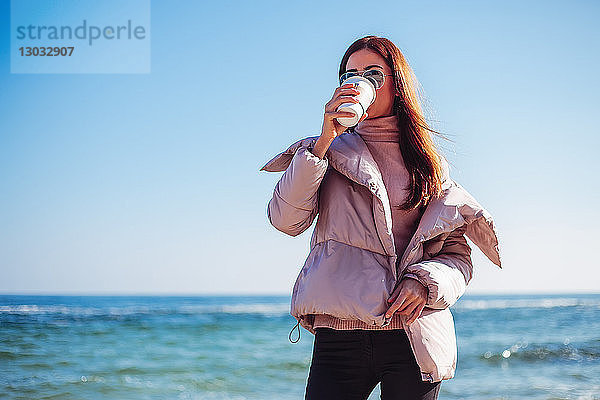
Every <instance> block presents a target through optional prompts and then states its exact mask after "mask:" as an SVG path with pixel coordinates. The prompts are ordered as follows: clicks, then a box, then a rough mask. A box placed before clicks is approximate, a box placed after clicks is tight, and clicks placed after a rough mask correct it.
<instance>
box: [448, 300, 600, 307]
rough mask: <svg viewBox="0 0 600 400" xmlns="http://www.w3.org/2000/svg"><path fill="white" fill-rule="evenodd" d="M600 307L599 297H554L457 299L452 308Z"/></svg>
mask: <svg viewBox="0 0 600 400" xmlns="http://www.w3.org/2000/svg"><path fill="white" fill-rule="evenodd" d="M582 306H583V307H595V308H600V299H599V298H591V299H585V298H577V297H556V298H541V299H540V298H538V299H486V300H483V299H482V300H474V299H473V300H472V299H466V298H464V299H459V300H458V301H457V302H456V303H455V304H454V305H453V306H452V309H453V310H490V309H504V308H555V307H582Z"/></svg>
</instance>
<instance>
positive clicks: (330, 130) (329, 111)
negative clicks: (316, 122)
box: [321, 83, 367, 140]
mask: <svg viewBox="0 0 600 400" xmlns="http://www.w3.org/2000/svg"><path fill="white" fill-rule="evenodd" d="M358 94H360V92H359V91H358V89H356V88H355V87H354V83H346V84H344V85H342V86H338V87H337V88H336V89H335V91H334V92H333V96H332V97H331V100H329V102H328V103H327V104H325V115H324V117H323V128H322V129H321V136H322V137H325V138H326V139H329V140H333V139H335V138H336V137H338V136H339V135H341V134H342V133H344V131H345V130H346V129H347V128H346V127H345V126H343V125H342V124H340V123H339V122H338V121H337V120H336V118H341V117H350V118H352V117H353V116H354V113H352V112H348V111H337V108H338V107H339V106H340V105H341V104H343V103H358V100H357V99H356V97H354V96H356V95H358ZM366 117H367V113H365V114H364V115H363V116H362V118H361V119H360V120H359V122H360V121H362V120H364V119H365V118H366Z"/></svg>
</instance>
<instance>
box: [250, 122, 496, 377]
mask: <svg viewBox="0 0 600 400" xmlns="http://www.w3.org/2000/svg"><path fill="white" fill-rule="evenodd" d="M317 139H318V136H313V137H307V138H304V139H301V140H298V141H296V142H295V143H293V144H292V145H290V146H289V147H288V148H287V149H286V150H284V151H283V152H281V153H279V154H277V155H276V156H275V157H274V158H272V159H271V160H270V161H269V162H267V164H265V165H264V166H263V167H262V168H261V171H263V170H264V171H269V172H277V171H285V172H284V173H283V175H282V176H281V178H280V179H279V181H278V182H277V185H276V186H275V189H274V191H273V196H272V198H271V200H270V201H269V203H268V206H267V216H268V218H269V221H270V223H271V224H272V225H273V226H274V227H275V228H276V229H278V230H279V231H281V232H284V233H286V234H288V235H291V236H297V235H299V234H300V233H302V232H304V231H305V230H306V229H308V228H309V227H310V226H311V225H312V222H313V221H314V219H315V217H317V215H318V218H317V222H316V225H315V228H314V231H313V233H312V236H311V240H310V253H309V254H308V257H307V259H306V261H305V262H304V265H303V267H302V269H301V270H300V272H299V274H298V277H297V279H296V282H295V284H294V287H293V291H292V299H291V311H290V313H291V315H292V316H294V318H296V320H297V321H298V324H300V325H301V326H302V327H304V328H305V329H306V330H308V331H309V332H311V333H313V334H314V333H315V331H314V329H313V320H314V318H313V314H317V313H323V314H330V315H333V316H336V317H338V318H344V319H360V320H362V321H364V322H366V323H368V324H372V325H377V326H386V325H388V324H389V322H390V319H386V318H385V312H386V311H387V309H388V308H389V306H390V305H391V304H390V303H388V302H387V300H388V299H389V298H390V296H391V294H392V292H393V290H394V288H395V287H396V285H397V284H398V283H399V282H400V279H402V278H404V277H411V278H413V279H418V280H419V281H420V282H421V283H423V284H424V285H425V286H426V287H427V289H428V298H427V303H426V306H425V308H424V309H423V311H422V313H421V315H420V316H419V318H417V319H416V320H415V321H414V322H413V323H412V324H406V323H405V320H406V318H405V317H403V318H402V324H403V328H404V329H405V331H406V333H407V336H408V338H409V339H410V345H411V348H412V350H413V353H414V355H415V359H416V360H417V363H418V364H419V368H420V370H421V378H422V380H424V381H430V382H436V381H441V380H443V379H450V378H453V377H454V373H455V369H456V361H457V345H456V335H455V331H454V319H453V317H452V313H451V312H450V309H449V307H450V306H452V305H453V304H454V303H455V302H456V301H457V300H458V299H459V298H460V296H461V295H462V294H463V293H464V292H465V290H466V286H467V284H468V283H469V281H470V280H471V277H472V272H473V271H472V264H471V259H470V250H471V249H470V247H469V245H468V243H467V242H466V239H465V236H464V235H465V234H466V236H467V237H469V239H471V240H472V242H473V243H474V244H475V245H477V246H478V247H479V248H480V249H481V250H482V252H483V253H484V254H485V255H486V256H487V257H488V258H489V259H490V260H491V261H492V262H493V263H494V264H495V265H497V266H498V267H500V268H501V261H500V250H499V243H498V236H497V232H496V228H495V225H494V221H493V219H492V216H491V215H490V214H489V212H488V211H487V210H485V209H484V208H483V207H482V206H481V205H480V204H479V203H478V202H477V201H476V200H475V199H474V198H473V197H472V196H471V195H470V194H469V193H468V192H467V191H466V190H465V189H464V188H463V187H462V186H461V185H459V184H458V183H457V182H455V181H454V180H453V179H451V178H450V176H449V169H448V163H447V161H446V160H445V158H443V157H442V163H443V165H444V178H443V186H442V188H443V194H442V196H440V197H437V198H432V199H431V200H430V202H429V203H428V204H427V206H426V207H425V210H424V211H423V214H422V216H421V219H420V220H419V223H418V226H417V228H416V230H415V232H414V235H413V237H412V239H411V240H410V242H409V244H408V245H407V247H406V250H405V252H404V254H396V250H395V247H394V237H393V234H392V218H391V209H390V202H389V200H388V195H387V192H386V189H385V187H384V183H383V179H382V176H381V172H380V170H379V168H378V166H377V164H376V162H375V160H374V159H373V157H372V155H371V153H370V152H369V150H368V148H367V146H366V144H365V142H364V141H363V139H362V138H361V137H360V136H359V135H358V134H357V133H354V132H346V133H343V134H342V135H340V136H338V137H336V138H335V139H334V140H333V142H332V143H331V145H330V146H329V149H328V150H327V152H326V154H325V156H324V157H323V159H320V158H318V157H317V156H315V155H314V154H313V153H312V152H311V150H312V148H313V147H314V145H315V143H316V141H317Z"/></svg>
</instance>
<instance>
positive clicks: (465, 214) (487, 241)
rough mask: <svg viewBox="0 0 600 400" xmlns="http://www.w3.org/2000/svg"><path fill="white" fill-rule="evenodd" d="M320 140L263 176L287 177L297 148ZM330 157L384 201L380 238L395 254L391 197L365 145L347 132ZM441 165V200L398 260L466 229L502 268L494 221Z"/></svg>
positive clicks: (291, 150)
mask: <svg viewBox="0 0 600 400" xmlns="http://www.w3.org/2000/svg"><path fill="white" fill-rule="evenodd" d="M318 138H319V136H312V137H308V138H304V139H301V140H299V141H297V142H295V143H293V144H292V145H291V146H290V147H288V149H286V150H285V151H283V152H281V153H279V154H278V155H276V156H275V157H273V158H272V159H271V160H270V161H269V162H268V163H267V164H265V166H263V167H262V168H261V171H262V170H265V171H270V172H275V171H284V170H285V169H286V168H287V166H288V165H289V164H290V162H291V160H292V158H293V156H294V154H295V152H296V151H297V150H298V148H300V147H310V148H312V146H314V144H315V143H316V141H317V139H318ZM325 157H326V158H327V159H328V162H329V165H330V166H331V167H332V168H334V169H336V170H337V171H339V172H340V173H341V174H343V175H345V176H346V177H347V178H348V179H350V180H352V181H354V182H356V183H359V184H361V185H364V186H365V187H367V188H368V189H369V190H370V191H371V193H373V195H374V196H376V197H377V198H378V199H379V200H380V201H381V202H380V204H381V205H382V207H383V210H382V211H383V214H384V217H385V218H384V219H385V225H386V226H385V227H382V230H383V231H384V232H385V233H384V234H383V235H380V237H381V239H382V242H384V243H383V244H384V247H385V248H387V249H388V251H389V252H390V254H394V253H395V250H393V247H394V246H393V235H392V213H391V208H390V202H389V199H388V194H387V191H386V189H385V186H384V183H383V178H382V176H381V171H380V170H379V168H378V166H377V163H376V162H375V160H374V159H373V156H372V155H371V153H370V151H369V149H368V147H367V145H366V144H365V142H364V140H363V139H362V138H361V137H360V135H358V134H357V133H354V132H346V133H344V134H342V135H340V136H338V137H336V138H335V139H334V140H333V142H332V143H331V145H330V146H329V149H328V150H327V152H326V156H325ZM441 160H442V165H443V175H442V176H443V178H442V182H443V183H442V190H443V192H442V195H441V196H440V197H437V198H432V199H431V200H430V202H429V204H428V205H427V207H426V208H425V211H424V212H423V215H422V216H421V219H420V221H419V225H418V226H417V229H416V230H415V233H414V235H413V237H412V238H411V240H410V242H409V244H408V246H407V248H406V251H405V252H404V254H403V255H397V256H398V257H400V256H402V258H401V260H399V261H400V263H402V262H404V261H405V260H406V259H407V257H408V255H409V254H410V252H412V251H413V250H414V249H415V248H417V247H418V245H419V244H420V243H422V242H424V241H426V240H429V239H431V238H433V237H435V236H437V235H440V234H443V233H445V232H451V231H453V230H454V229H456V228H458V227H460V226H462V225H464V224H467V229H466V235H467V237H469V239H471V240H472V241H473V243H475V245H476V246H477V247H479V248H480V249H481V251H482V252H483V253H484V254H485V255H486V256H487V257H488V259H489V260H490V261H492V262H493V263H494V264H496V265H497V266H498V267H501V260H500V249H499V243H498V235H497V231H496V227H495V224H494V221H493V219H492V216H491V215H490V213H489V212H488V211H487V210H486V209H484V208H483V207H482V206H481V205H480V204H479V203H478V202H477V201H476V200H475V199H474V198H473V196H471V194H470V193H469V192H467V191H466V190H465V189H464V188H463V187H462V186H461V185H459V184H458V183H457V182H455V181H454V180H453V179H451V178H450V174H449V167H448V162H447V160H446V159H445V158H444V157H442V159H441ZM378 230H379V228H378Z"/></svg>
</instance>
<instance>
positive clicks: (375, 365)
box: [304, 328, 442, 400]
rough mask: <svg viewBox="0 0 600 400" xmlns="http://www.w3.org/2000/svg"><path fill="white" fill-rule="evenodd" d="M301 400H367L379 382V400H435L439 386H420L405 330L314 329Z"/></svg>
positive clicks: (423, 384)
mask: <svg viewBox="0 0 600 400" xmlns="http://www.w3.org/2000/svg"><path fill="white" fill-rule="evenodd" d="M315 332H316V335H315V341H314V345H313V353H312V362H311V366H310V371H309V375H308V381H307V385H306V393H305V397H304V398H305V400H325V399H327V400H337V399H339V400H353V399H367V398H368V397H369V395H370V394H371V392H372V391H373V389H374V388H375V386H377V383H379V382H381V399H382V400H396V399H406V400H417V399H419V400H435V399H437V397H438V392H439V390H440V386H441V383H442V382H441V381H439V382H434V383H432V382H428V381H423V380H421V373H420V371H419V366H418V364H417V361H416V359H415V356H414V354H413V352H412V349H411V348H410V342H409V341H408V336H407V335H406V332H405V331H404V329H391V330H363V329H353V330H335V329H331V328H316V329H315Z"/></svg>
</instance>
